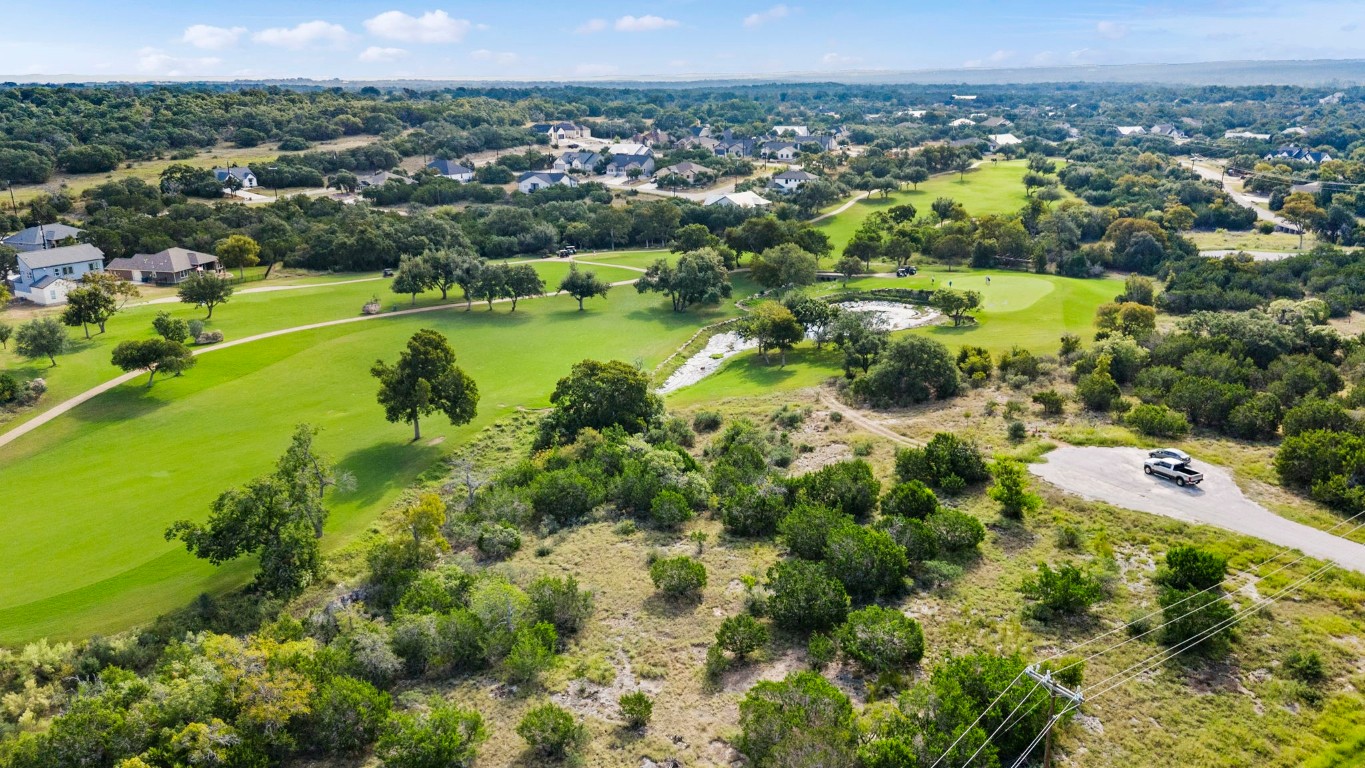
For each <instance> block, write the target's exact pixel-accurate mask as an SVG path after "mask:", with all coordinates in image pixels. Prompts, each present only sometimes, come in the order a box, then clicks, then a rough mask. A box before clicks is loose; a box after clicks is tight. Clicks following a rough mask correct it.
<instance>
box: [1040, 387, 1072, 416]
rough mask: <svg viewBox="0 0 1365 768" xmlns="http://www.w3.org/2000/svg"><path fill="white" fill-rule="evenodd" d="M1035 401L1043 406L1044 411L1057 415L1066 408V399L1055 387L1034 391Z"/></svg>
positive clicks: (1050, 414)
mask: <svg viewBox="0 0 1365 768" xmlns="http://www.w3.org/2000/svg"><path fill="white" fill-rule="evenodd" d="M1033 402H1035V403H1037V404H1038V405H1041V406H1043V413H1045V414H1047V415H1049V416H1056V415H1058V414H1060V413H1061V412H1062V411H1063V410H1064V405H1065V403H1066V400H1065V399H1064V398H1063V397H1062V396H1061V395H1059V394H1058V393H1057V390H1055V389H1045V390H1043V391H1042V392H1035V393H1033Z"/></svg>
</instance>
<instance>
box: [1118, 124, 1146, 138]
mask: <svg viewBox="0 0 1365 768" xmlns="http://www.w3.org/2000/svg"><path fill="white" fill-rule="evenodd" d="M1114 130H1116V131H1118V132H1119V135H1120V136H1141V135H1142V134H1144V133H1146V132H1147V129H1146V128H1143V127H1142V126H1140V125H1118V126H1115V127H1114Z"/></svg>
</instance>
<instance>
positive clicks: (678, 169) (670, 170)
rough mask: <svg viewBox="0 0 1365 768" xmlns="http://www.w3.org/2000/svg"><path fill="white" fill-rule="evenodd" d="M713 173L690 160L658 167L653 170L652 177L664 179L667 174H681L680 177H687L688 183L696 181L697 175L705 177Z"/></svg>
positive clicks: (713, 173) (714, 173)
mask: <svg viewBox="0 0 1365 768" xmlns="http://www.w3.org/2000/svg"><path fill="white" fill-rule="evenodd" d="M715 175H716V172H715V171H713V170H711V169H710V168H707V167H706V166H704V165H698V164H696V163H692V162H683V163H678V164H677V165H670V166H668V167H667V168H660V169H659V170H657V171H655V172H654V178H656V179H664V178H667V177H669V176H681V177H682V178H684V179H687V183H688V184H695V183H697V177H698V176H702V177H707V176H715Z"/></svg>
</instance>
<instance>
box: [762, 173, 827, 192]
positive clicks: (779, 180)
mask: <svg viewBox="0 0 1365 768" xmlns="http://www.w3.org/2000/svg"><path fill="white" fill-rule="evenodd" d="M818 178H820V177H819V176H816V175H815V174H812V173H807V172H805V171H783V172H782V173H779V174H777V175H776V176H774V177H773V178H772V181H770V182H768V186H769V187H772V188H773V189H777V190H781V191H783V192H794V191H796V190H798V189H800V188H801V187H802V186H803V185H805V184H806V182H810V181H815V180H816V179H818Z"/></svg>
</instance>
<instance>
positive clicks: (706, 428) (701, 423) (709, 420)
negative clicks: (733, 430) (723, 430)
mask: <svg viewBox="0 0 1365 768" xmlns="http://www.w3.org/2000/svg"><path fill="white" fill-rule="evenodd" d="M724 422H725V417H723V416H721V415H720V411H697V413H696V415H694V416H693V417H692V428H693V429H695V430H696V431H698V432H715V431H716V430H718V429H720V425H721V424H723V423H724Z"/></svg>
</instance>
